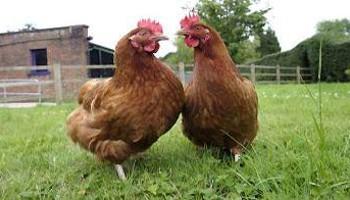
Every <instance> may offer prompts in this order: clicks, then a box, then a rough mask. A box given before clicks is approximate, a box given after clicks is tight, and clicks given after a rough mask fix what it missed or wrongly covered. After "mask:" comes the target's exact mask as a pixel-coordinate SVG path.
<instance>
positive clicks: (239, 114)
mask: <svg viewBox="0 0 350 200" xmlns="http://www.w3.org/2000/svg"><path fill="white" fill-rule="evenodd" d="M203 26H205V27H206V28H208V29H209V30H210V33H211V39H210V40H208V41H207V43H205V44H202V45H200V46H199V47H197V48H195V51H194V57H195V67H194V72H193V77H192V80H191V82H190V83H189V84H188V86H187V88H186V89H185V96H186V100H185V106H184V110H183V129H184V134H185V135H186V136H187V137H188V138H189V139H190V140H191V141H192V142H193V143H195V144H196V145H200V146H204V145H208V146H217V147H220V148H224V149H235V148H239V149H242V148H244V146H246V145H248V144H250V143H251V142H252V140H253V139H254V138H255V136H256V133H257V130H258V118H257V115H258V98H257V95H256V92H255V88H254V85H253V84H252V83H251V82H250V81H249V80H247V79H245V78H243V77H242V76H241V75H240V73H239V71H238V69H237V67H236V66H235V64H234V62H233V61H232V59H231V57H230V55H229V53H228V51H227V49H226V47H225V44H224V42H223V41H222V39H221V37H220V35H219V33H217V32H216V31H215V30H214V29H212V28H211V27H209V26H206V25H203ZM241 145H243V146H241Z"/></svg>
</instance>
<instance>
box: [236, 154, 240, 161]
mask: <svg viewBox="0 0 350 200" xmlns="http://www.w3.org/2000/svg"><path fill="white" fill-rule="evenodd" d="M239 159H241V154H235V162H238V161H239Z"/></svg>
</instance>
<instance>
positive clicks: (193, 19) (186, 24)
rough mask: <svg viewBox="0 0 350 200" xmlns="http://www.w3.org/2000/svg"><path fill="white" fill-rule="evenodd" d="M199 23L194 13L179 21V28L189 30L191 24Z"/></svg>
mask: <svg viewBox="0 0 350 200" xmlns="http://www.w3.org/2000/svg"><path fill="white" fill-rule="evenodd" d="M199 21H200V18H199V16H198V15H197V14H196V13H194V12H193V13H192V14H191V13H190V14H189V15H188V16H186V17H184V18H183V19H182V20H181V21H180V25H181V28H190V27H191V26H192V25H193V24H195V23H198V22H199Z"/></svg>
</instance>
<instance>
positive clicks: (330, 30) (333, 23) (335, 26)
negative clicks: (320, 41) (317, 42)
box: [317, 19, 350, 43]
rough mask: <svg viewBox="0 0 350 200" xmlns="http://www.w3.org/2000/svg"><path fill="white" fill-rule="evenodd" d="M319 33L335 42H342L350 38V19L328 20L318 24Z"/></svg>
mask: <svg viewBox="0 0 350 200" xmlns="http://www.w3.org/2000/svg"><path fill="white" fill-rule="evenodd" d="M317 34H319V35H321V36H323V38H324V39H326V40H328V41H330V42H333V43H342V42H345V41H349V40H350V21H349V20H348V19H342V20H338V19H337V20H326V21H322V22H320V23H318V24H317Z"/></svg>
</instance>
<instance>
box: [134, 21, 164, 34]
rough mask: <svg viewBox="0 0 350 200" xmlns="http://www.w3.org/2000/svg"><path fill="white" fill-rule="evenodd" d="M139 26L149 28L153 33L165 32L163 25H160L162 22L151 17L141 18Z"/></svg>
mask: <svg viewBox="0 0 350 200" xmlns="http://www.w3.org/2000/svg"><path fill="white" fill-rule="evenodd" d="M137 27H139V28H147V29H149V30H150V31H152V33H163V28H162V25H160V23H159V22H156V21H155V20H153V21H152V20H150V19H141V20H140V21H139V22H138V23H137Z"/></svg>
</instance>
